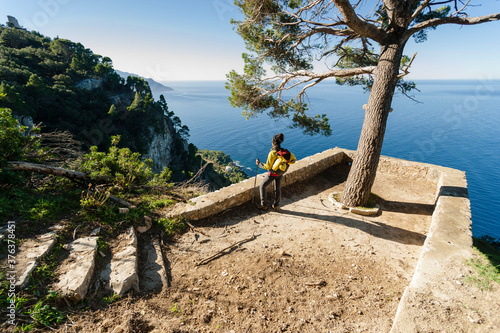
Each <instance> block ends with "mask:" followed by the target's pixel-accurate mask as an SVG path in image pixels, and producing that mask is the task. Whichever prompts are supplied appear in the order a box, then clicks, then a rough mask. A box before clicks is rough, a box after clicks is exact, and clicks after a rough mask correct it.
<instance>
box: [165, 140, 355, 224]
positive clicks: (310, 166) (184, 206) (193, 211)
mask: <svg viewBox="0 0 500 333" xmlns="http://www.w3.org/2000/svg"><path fill="white" fill-rule="evenodd" d="M352 154H353V152H352V151H349V150H344V149H340V148H333V149H329V150H326V151H324V152H322V153H318V154H315V155H312V156H309V157H306V158H303V159H301V160H299V161H297V162H296V163H295V164H292V165H291V166H290V168H289V169H288V171H287V173H286V174H285V175H284V176H283V178H284V179H283V181H282V183H283V184H286V186H289V185H291V184H293V183H296V182H299V181H303V180H306V179H309V178H312V177H314V176H315V175H317V174H319V173H321V172H323V171H325V170H326V169H328V168H330V167H332V166H334V165H336V164H339V163H342V162H348V161H350V160H351V157H350V156H352ZM264 177H265V174H260V175H258V176H257V177H252V178H250V179H246V180H244V181H242V182H239V183H237V184H233V185H231V186H228V187H224V188H222V189H220V190H218V191H215V192H210V193H208V194H205V195H202V196H199V197H197V198H194V199H192V200H191V201H190V202H188V203H180V204H177V206H176V207H175V208H174V210H173V212H172V213H171V215H170V217H179V216H180V217H183V218H187V219H190V220H200V219H203V218H206V217H209V216H211V215H214V214H217V213H220V212H223V211H225V210H226V209H229V208H232V207H236V206H239V205H241V204H243V203H245V202H248V201H250V200H252V198H257V197H258V195H259V194H258V189H257V188H256V187H258V186H259V185H260V183H261V182H262V180H263V179H264Z"/></svg>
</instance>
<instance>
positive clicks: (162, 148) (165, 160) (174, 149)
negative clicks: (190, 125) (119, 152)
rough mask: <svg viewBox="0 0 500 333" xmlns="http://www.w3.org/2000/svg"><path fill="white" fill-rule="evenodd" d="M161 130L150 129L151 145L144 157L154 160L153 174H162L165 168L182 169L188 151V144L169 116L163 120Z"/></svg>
mask: <svg viewBox="0 0 500 333" xmlns="http://www.w3.org/2000/svg"><path fill="white" fill-rule="evenodd" d="M161 128H162V129H161V130H158V129H155V128H153V127H148V131H149V133H148V138H149V145H148V147H147V149H146V153H144V154H143V157H144V158H145V159H146V158H150V159H152V160H153V172H155V173H157V172H161V171H162V170H163V168H165V167H170V168H172V167H175V168H178V169H182V168H183V166H184V164H185V162H186V161H185V156H186V155H187V151H188V143H187V141H186V140H184V139H182V138H181V137H180V136H179V134H178V133H177V132H176V130H175V127H174V125H173V123H172V121H171V120H170V118H168V117H167V116H165V117H164V119H163V124H162V126H161Z"/></svg>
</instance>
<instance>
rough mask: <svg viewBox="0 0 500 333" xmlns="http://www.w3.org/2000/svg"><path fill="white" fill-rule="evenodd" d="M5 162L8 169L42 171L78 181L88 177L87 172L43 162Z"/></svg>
mask: <svg viewBox="0 0 500 333" xmlns="http://www.w3.org/2000/svg"><path fill="white" fill-rule="evenodd" d="M7 163H8V165H9V169H12V170H16V171H28V172H36V173H43V174H46V175H54V176H60V177H65V178H69V179H72V180H80V181H83V180H87V179H89V178H90V177H89V176H88V175H87V174H85V173H83V172H78V171H72V170H67V169H63V168H56V167H51V166H48V165H43V164H35V163H28V162H7Z"/></svg>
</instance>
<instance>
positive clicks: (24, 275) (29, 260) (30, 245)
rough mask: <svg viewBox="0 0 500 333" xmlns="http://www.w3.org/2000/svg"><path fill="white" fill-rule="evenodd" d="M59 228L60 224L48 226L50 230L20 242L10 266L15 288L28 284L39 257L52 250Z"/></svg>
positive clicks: (21, 287)
mask: <svg viewBox="0 0 500 333" xmlns="http://www.w3.org/2000/svg"><path fill="white" fill-rule="evenodd" d="M61 229H62V227H61V226H54V227H51V228H50V230H51V231H49V232H47V233H45V234H43V235H38V236H35V237H34V238H30V239H26V240H24V241H23V242H22V244H21V245H20V246H19V248H18V253H17V254H16V259H15V261H16V264H15V265H14V267H12V266H10V268H11V269H12V268H14V271H15V272H16V288H18V289H23V288H25V287H26V286H27V285H28V282H29V279H30V277H31V273H33V271H34V270H35V268H37V267H38V265H39V262H40V258H41V257H43V256H45V255H46V254H48V253H49V251H50V250H52V248H53V247H54V245H55V244H56V237H57V232H58V231H59V230H61Z"/></svg>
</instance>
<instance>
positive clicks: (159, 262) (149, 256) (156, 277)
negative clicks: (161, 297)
mask: <svg viewBox="0 0 500 333" xmlns="http://www.w3.org/2000/svg"><path fill="white" fill-rule="evenodd" d="M144 254H145V255H144V257H145V263H144V271H143V273H142V276H141V284H140V286H141V290H142V291H145V292H153V291H161V290H163V289H164V288H166V287H169V286H170V282H169V279H168V275H167V272H168V271H167V267H166V266H165V260H164V256H163V252H162V250H161V247H160V241H159V240H158V239H157V238H155V239H153V240H152V241H151V242H150V243H148V244H146V245H145V246H144Z"/></svg>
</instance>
